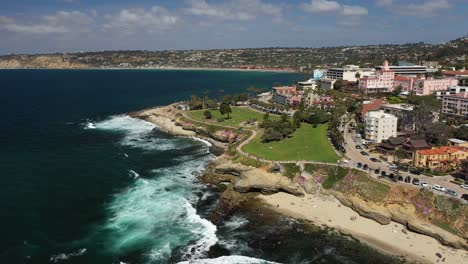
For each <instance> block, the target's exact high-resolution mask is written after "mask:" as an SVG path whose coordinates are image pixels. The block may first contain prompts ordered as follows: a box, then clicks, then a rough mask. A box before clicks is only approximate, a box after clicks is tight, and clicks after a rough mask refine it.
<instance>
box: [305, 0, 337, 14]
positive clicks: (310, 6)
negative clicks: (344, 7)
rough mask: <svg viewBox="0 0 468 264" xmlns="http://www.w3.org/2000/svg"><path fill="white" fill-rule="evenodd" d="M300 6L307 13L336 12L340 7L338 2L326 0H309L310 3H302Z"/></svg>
mask: <svg viewBox="0 0 468 264" xmlns="http://www.w3.org/2000/svg"><path fill="white" fill-rule="evenodd" d="M301 7H302V8H303V9H304V11H306V12H309V13H321V12H336V11H339V10H340V9H341V5H340V4H339V3H338V2H335V1H328V0H311V2H310V3H303V4H302V5H301Z"/></svg>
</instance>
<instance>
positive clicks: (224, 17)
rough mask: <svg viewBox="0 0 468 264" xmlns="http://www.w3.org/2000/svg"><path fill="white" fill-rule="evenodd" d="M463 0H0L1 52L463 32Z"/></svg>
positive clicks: (350, 40) (411, 38) (467, 8)
mask: <svg viewBox="0 0 468 264" xmlns="http://www.w3.org/2000/svg"><path fill="white" fill-rule="evenodd" d="M467 14H468V0H360V1H358V0H336V1H332V0H289V1H286V0H283V1H280V0H132V1H130V0H127V1H124V0H0V54H9V53H53V52H77V51H101V50H176V49H177V50H179V49H227V48H259V47H323V46H347V45H367V44H390V43H408V42H419V41H424V42H426V43H441V42H445V41H449V40H451V39H455V38H458V37H462V36H465V35H467V34H468V18H467V17H468V15H467Z"/></svg>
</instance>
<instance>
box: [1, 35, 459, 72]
mask: <svg viewBox="0 0 468 264" xmlns="http://www.w3.org/2000/svg"><path fill="white" fill-rule="evenodd" d="M384 59H387V60H389V61H390V62H391V63H395V62H397V61H399V60H405V61H408V62H412V63H420V62H421V61H435V62H438V63H440V64H441V65H443V66H445V67H457V68H462V67H467V68H468V36H467V37H462V38H458V39H455V40H452V41H449V42H446V43H444V44H425V43H422V42H420V43H412V44H402V45H367V46H342V47H323V48H259V49H217V50H183V51H182V50H172V51H103V52H81V53H68V54H42V55H6V56H0V68H101V67H109V68H111V67H121V68H134V67H181V68H197V67H201V68H247V67H252V66H254V67H259V68H276V69H280V68H292V69H295V70H299V69H303V70H307V69H312V68H315V67H317V66H341V65H344V64H357V65H361V66H374V65H380V64H381V63H382V61H383V60H384Z"/></svg>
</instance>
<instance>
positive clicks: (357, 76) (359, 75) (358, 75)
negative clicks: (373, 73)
mask: <svg viewBox="0 0 468 264" xmlns="http://www.w3.org/2000/svg"><path fill="white" fill-rule="evenodd" d="M354 77H356V79H358V80H359V79H360V78H361V74H360V73H359V72H356V74H355V75H354Z"/></svg>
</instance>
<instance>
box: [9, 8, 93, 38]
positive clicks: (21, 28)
mask: <svg viewBox="0 0 468 264" xmlns="http://www.w3.org/2000/svg"><path fill="white" fill-rule="evenodd" d="M93 23H94V19H93V18H92V17H91V16H89V15H88V14H85V13H82V12H80V11H71V12H68V11H59V12H57V13H55V14H54V15H47V16H43V17H41V18H40V19H39V21H38V22H36V23H18V22H16V21H15V20H14V19H12V18H8V17H0V29H4V30H6V31H10V32H14V33H21V34H64V33H69V32H86V31H88V30H89V26H91V25H92V24H93Z"/></svg>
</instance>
